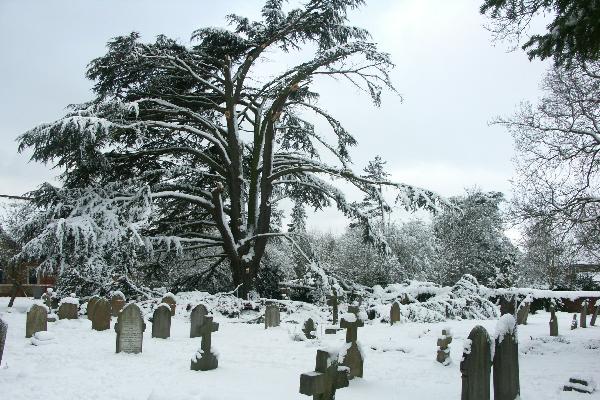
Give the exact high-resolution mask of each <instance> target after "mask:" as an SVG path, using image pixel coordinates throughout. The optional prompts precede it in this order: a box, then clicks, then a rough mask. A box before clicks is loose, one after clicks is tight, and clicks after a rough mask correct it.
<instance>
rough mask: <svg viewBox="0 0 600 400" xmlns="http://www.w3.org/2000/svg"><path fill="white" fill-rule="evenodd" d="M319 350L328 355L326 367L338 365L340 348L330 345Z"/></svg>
mask: <svg viewBox="0 0 600 400" xmlns="http://www.w3.org/2000/svg"><path fill="white" fill-rule="evenodd" d="M319 350H321V351H325V352H327V353H328V354H329V358H327V366H328V367H329V366H330V365H331V364H333V363H334V362H338V363H339V355H340V350H341V349H340V347H339V346H338V345H335V344H330V345H328V346H325V347H321V348H320V349H319Z"/></svg>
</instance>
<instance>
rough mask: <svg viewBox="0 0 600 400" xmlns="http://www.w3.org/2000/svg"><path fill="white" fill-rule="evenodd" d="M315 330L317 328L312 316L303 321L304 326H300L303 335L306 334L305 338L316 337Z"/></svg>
mask: <svg viewBox="0 0 600 400" xmlns="http://www.w3.org/2000/svg"><path fill="white" fill-rule="evenodd" d="M316 330H317V328H316V327H315V321H313V319H312V318H309V319H307V320H306V321H304V326H303V327H302V332H304V336H306V338H307V339H314V338H316V336H315V331H316Z"/></svg>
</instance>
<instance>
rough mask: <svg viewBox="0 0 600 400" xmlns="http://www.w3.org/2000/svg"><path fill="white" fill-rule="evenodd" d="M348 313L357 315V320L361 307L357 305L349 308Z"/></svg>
mask: <svg viewBox="0 0 600 400" xmlns="http://www.w3.org/2000/svg"><path fill="white" fill-rule="evenodd" d="M348 312H349V313H350V314H354V315H356V318H358V314H359V313H360V307H359V306H357V305H353V306H348Z"/></svg>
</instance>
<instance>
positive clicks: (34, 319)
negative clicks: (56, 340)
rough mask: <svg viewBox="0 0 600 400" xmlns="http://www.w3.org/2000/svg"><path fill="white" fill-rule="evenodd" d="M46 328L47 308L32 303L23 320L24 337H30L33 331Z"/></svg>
mask: <svg viewBox="0 0 600 400" xmlns="http://www.w3.org/2000/svg"><path fill="white" fill-rule="evenodd" d="M46 330H48V309H47V308H46V307H45V306H42V305H39V304H33V305H32V306H31V307H29V311H27V320H26V322H25V337H26V338H30V337H32V336H33V334H34V333H36V332H40V331H46Z"/></svg>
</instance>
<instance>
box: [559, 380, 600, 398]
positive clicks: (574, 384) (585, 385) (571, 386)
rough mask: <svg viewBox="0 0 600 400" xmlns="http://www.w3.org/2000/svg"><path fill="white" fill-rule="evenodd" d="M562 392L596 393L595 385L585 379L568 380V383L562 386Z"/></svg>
mask: <svg viewBox="0 0 600 400" xmlns="http://www.w3.org/2000/svg"><path fill="white" fill-rule="evenodd" d="M563 391H565V392H572V391H575V392H578V393H586V394H592V393H594V392H595V391H596V385H595V384H594V383H593V382H590V381H589V380H588V379H587V378H579V377H577V378H569V382H568V383H567V384H566V385H564V386H563Z"/></svg>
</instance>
